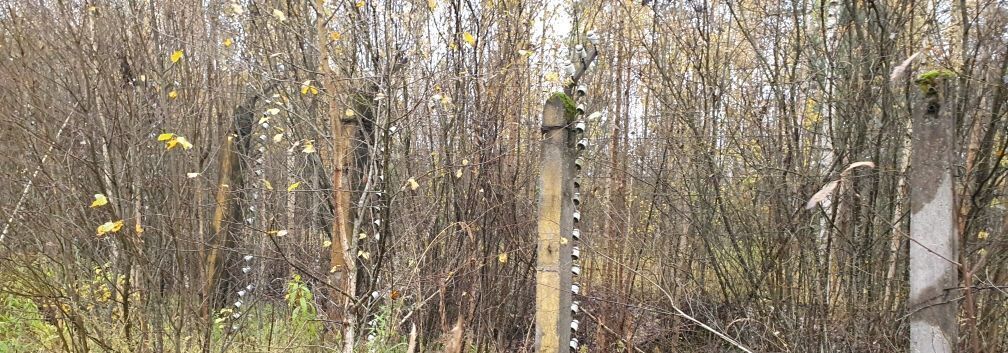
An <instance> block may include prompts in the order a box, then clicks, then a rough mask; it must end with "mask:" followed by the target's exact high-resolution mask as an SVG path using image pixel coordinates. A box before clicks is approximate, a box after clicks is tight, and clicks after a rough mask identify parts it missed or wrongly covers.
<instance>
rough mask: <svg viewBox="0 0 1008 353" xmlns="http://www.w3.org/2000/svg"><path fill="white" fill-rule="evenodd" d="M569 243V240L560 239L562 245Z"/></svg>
mask: <svg viewBox="0 0 1008 353" xmlns="http://www.w3.org/2000/svg"><path fill="white" fill-rule="evenodd" d="M567 242H568V240H567V238H564V237H560V245H565V244H567Z"/></svg>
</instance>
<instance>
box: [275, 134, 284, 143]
mask: <svg viewBox="0 0 1008 353" xmlns="http://www.w3.org/2000/svg"><path fill="white" fill-rule="evenodd" d="M283 136H284V135H283V133H279V134H276V135H273V142H275V143H280V141H283Z"/></svg>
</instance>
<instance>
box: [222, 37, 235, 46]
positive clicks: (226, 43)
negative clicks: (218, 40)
mask: <svg viewBox="0 0 1008 353" xmlns="http://www.w3.org/2000/svg"><path fill="white" fill-rule="evenodd" d="M231 44H234V40H232V39H231V38H224V47H225V48H230V47H231Z"/></svg>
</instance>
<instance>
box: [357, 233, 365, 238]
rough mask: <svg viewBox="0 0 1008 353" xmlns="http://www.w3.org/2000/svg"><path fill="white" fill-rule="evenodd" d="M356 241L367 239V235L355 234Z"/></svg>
mask: <svg viewBox="0 0 1008 353" xmlns="http://www.w3.org/2000/svg"><path fill="white" fill-rule="evenodd" d="M357 239H367V234H365V233H360V234H357Z"/></svg>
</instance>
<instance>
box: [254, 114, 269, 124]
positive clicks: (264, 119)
mask: <svg viewBox="0 0 1008 353" xmlns="http://www.w3.org/2000/svg"><path fill="white" fill-rule="evenodd" d="M268 121H269V117H268V116H264V117H261V118H259V122H257V123H256V125H262V124H263V123H265V122H268Z"/></svg>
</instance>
